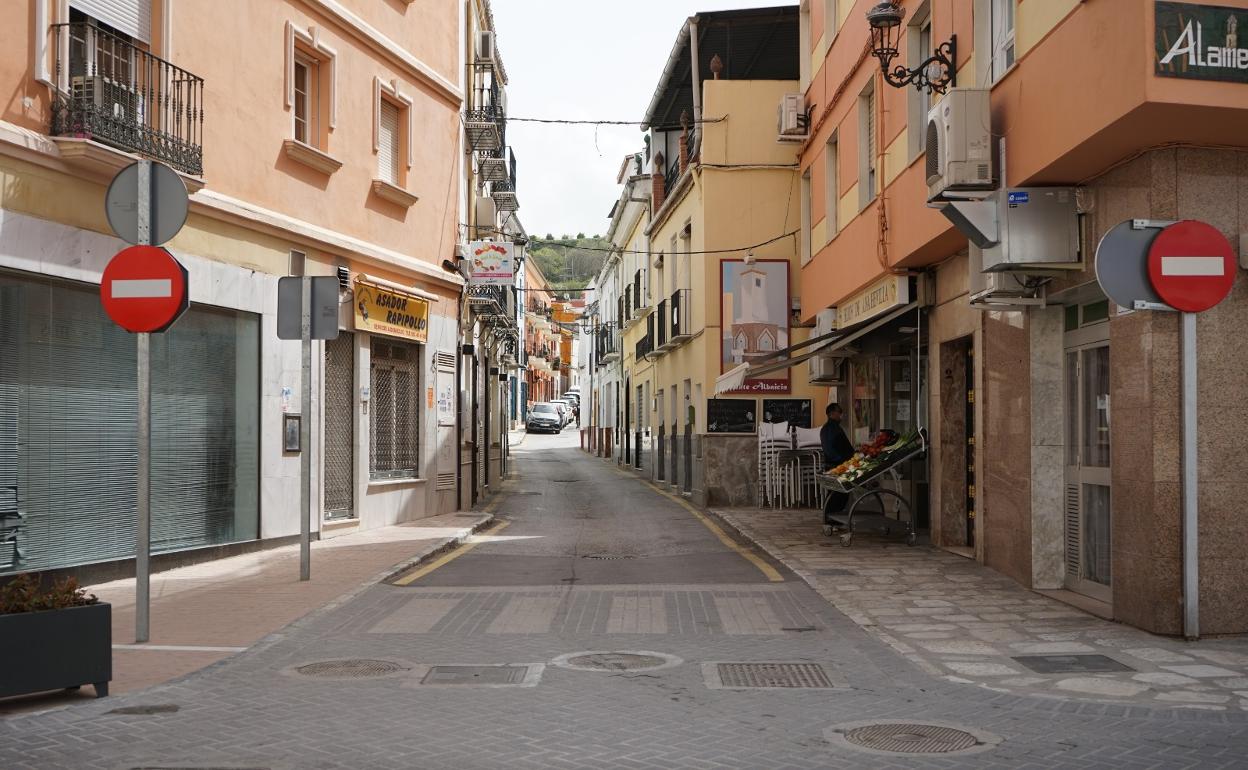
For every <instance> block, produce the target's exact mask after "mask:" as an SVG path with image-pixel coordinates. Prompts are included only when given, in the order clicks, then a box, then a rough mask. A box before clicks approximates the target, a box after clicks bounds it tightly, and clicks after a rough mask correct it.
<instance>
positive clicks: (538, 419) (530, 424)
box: [524, 402, 563, 433]
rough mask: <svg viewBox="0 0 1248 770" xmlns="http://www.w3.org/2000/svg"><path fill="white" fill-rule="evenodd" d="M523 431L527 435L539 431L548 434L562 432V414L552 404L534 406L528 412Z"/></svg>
mask: <svg viewBox="0 0 1248 770" xmlns="http://www.w3.org/2000/svg"><path fill="white" fill-rule="evenodd" d="M524 430H525V432H527V433H537V432H539V431H547V432H549V433H558V432H559V431H561V430H563V414H562V413H560V411H559V408H558V407H557V406H555V405H554V404H548V403H545V402H543V403H540V404H534V405H533V408H532V409H530V410H529V416H528V418H527V419H526V420H525V422H524Z"/></svg>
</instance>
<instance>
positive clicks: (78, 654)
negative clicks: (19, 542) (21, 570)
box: [0, 574, 113, 698]
mask: <svg viewBox="0 0 1248 770" xmlns="http://www.w3.org/2000/svg"><path fill="white" fill-rule="evenodd" d="M0 660H4V661H21V665H20V666H18V665H14V666H10V667H7V668H6V669H5V671H4V676H0V698H5V697H8V696H10V695H24V694H26V693H33V692H45V691H48V690H60V689H65V688H67V689H77V688H79V687H81V686H82V685H84V684H89V685H93V686H94V687H95V694H96V697H104V696H105V695H108V683H109V681H110V680H111V679H112V678H113V657H112V607H111V606H109V604H108V603H107V602H102V601H100V600H99V599H98V598H97V597H95V596H93V595H91V594H88V593H87V592H86V591H85V590H84V589H82V588H81V587H79V585H78V581H77V580H75V579H73V578H64V579H62V580H56V581H53V582H52V583H51V584H50V585H47V586H45V585H44V584H43V581H42V580H40V578H39V576H38V575H31V574H25V575H19V576H17V577H16V578H14V579H13V580H11V581H9V583H7V584H6V585H3V586H0Z"/></svg>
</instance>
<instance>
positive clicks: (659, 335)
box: [654, 300, 670, 351]
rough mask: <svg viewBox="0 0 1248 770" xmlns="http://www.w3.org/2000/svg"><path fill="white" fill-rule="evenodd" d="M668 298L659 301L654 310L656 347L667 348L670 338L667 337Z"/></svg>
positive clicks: (659, 348)
mask: <svg viewBox="0 0 1248 770" xmlns="http://www.w3.org/2000/svg"><path fill="white" fill-rule="evenodd" d="M667 332H668V328H667V300H663V301H662V302H660V303H659V306H658V307H657V308H655V312H654V349H655V350H660V351H661V350H667V348H668V344H669V342H670V340H668V338H667Z"/></svg>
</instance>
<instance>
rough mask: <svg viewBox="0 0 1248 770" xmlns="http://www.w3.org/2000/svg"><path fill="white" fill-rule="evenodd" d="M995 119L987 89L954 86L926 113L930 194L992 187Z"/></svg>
mask: <svg viewBox="0 0 1248 770" xmlns="http://www.w3.org/2000/svg"><path fill="white" fill-rule="evenodd" d="M991 125H992V119H991V115H990V113H989V99H988V89H985V88H952V89H950V90H949V93H947V94H945V96H944V98H942V99H941V100H940V101H939V102H937V103H936V105H935V106H934V107H932V109H931V110H930V111H929V112H928V114H927V141H926V145H925V147H926V152H927V194H928V198H927V199H928V200H929V201H931V200H939V199H940V198H941V196H942V195H943V194H944V193H946V192H958V191H968V190H991V189H992V188H993V186H994V182H993V176H992V130H991Z"/></svg>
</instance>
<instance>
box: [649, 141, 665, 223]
mask: <svg viewBox="0 0 1248 770" xmlns="http://www.w3.org/2000/svg"><path fill="white" fill-rule="evenodd" d="M666 172H667V169H666V168H665V167H664V165H663V151H662V150H659V151H658V152H656V153H655V154H654V172H653V173H651V174H650V206H651V208H652V209H653V210H654V211H658V210H659V209H661V208H663V201H664V200H665V199H666V197H667V179H666V176H665V174H666Z"/></svg>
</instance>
